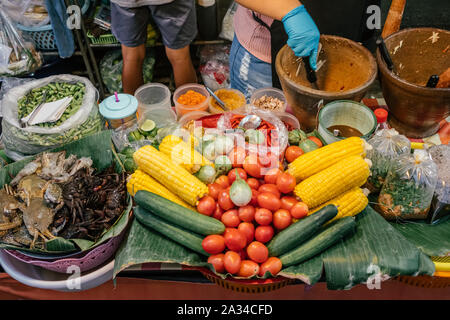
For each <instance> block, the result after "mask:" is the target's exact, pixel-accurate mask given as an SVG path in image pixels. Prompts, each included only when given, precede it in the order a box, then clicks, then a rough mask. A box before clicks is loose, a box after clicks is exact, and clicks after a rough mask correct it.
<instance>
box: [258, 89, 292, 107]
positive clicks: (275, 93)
mask: <svg viewBox="0 0 450 320" xmlns="http://www.w3.org/2000/svg"><path fill="white" fill-rule="evenodd" d="M264 95H265V96H268V97H274V98H277V99H279V100H281V101H283V102H284V104H283V107H282V108H281V109H276V110H272V109H263V110H272V111H276V112H285V111H286V107H287V100H286V97H285V96H284V93H283V91H281V90H280V89H277V88H271V87H270V88H261V89H258V90H255V91H254V92H253V94H252V96H251V97H250V103H251V104H253V103H254V101H255V100H256V99H259V98H261V97H262V96H264ZM261 109H262V108H261Z"/></svg>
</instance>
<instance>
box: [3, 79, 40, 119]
mask: <svg viewBox="0 0 450 320" xmlns="http://www.w3.org/2000/svg"><path fill="white" fill-rule="evenodd" d="M30 81H33V79H29V78H12V77H5V78H0V82H1V88H0V117H3V111H2V100H3V96H4V95H5V94H6V93H7V92H8V91H9V90H10V89H11V88H15V87H17V86H20V85H22V84H24V83H27V82H30Z"/></svg>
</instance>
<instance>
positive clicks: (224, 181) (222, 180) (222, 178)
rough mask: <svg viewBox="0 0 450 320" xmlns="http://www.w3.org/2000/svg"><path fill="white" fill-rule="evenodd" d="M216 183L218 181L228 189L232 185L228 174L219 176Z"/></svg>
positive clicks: (223, 187)
mask: <svg viewBox="0 0 450 320" xmlns="http://www.w3.org/2000/svg"><path fill="white" fill-rule="evenodd" d="M215 183H217V184H218V185H219V186H220V187H221V188H222V189H226V188H228V187H229V186H231V183H230V180H229V179H228V176H226V175H221V176H220V177H218V178H217V179H216V181H215Z"/></svg>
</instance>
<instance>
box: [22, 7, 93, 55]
mask: <svg viewBox="0 0 450 320" xmlns="http://www.w3.org/2000/svg"><path fill="white" fill-rule="evenodd" d="M80 1H83V6H82V8H81V13H82V14H85V13H86V12H87V11H88V9H89V6H90V4H91V1H90V0H80ZM16 27H17V29H19V30H21V31H22V33H23V34H24V35H25V36H28V37H29V38H30V39H31V40H33V43H34V46H35V47H36V49H37V50H56V49H57V46H56V42H55V35H54V34H53V29H52V25H51V24H47V25H45V26H40V27H26V26H23V25H21V24H17V25H16Z"/></svg>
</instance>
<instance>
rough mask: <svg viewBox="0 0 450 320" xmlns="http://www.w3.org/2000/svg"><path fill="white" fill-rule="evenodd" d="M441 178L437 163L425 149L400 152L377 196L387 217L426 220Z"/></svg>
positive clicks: (380, 206) (379, 206)
mask: <svg viewBox="0 0 450 320" xmlns="http://www.w3.org/2000/svg"><path fill="white" fill-rule="evenodd" d="M437 179H438V172H437V166H436V163H434V161H433V160H432V159H431V157H430V154H429V153H428V152H427V151H426V150H415V151H414V154H403V155H401V156H400V157H399V158H398V159H397V160H396V161H395V162H394V163H392V166H391V167H390V169H389V171H388V174H387V176H386V180H385V182H384V184H383V187H382V189H381V192H380V195H379V197H378V208H379V210H380V213H381V214H382V215H383V216H384V217H385V218H386V219H388V220H392V219H405V220H406V219H426V218H427V214H428V211H429V210H430V205H431V200H432V198H433V194H434V190H435V188H436V183H437Z"/></svg>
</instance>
